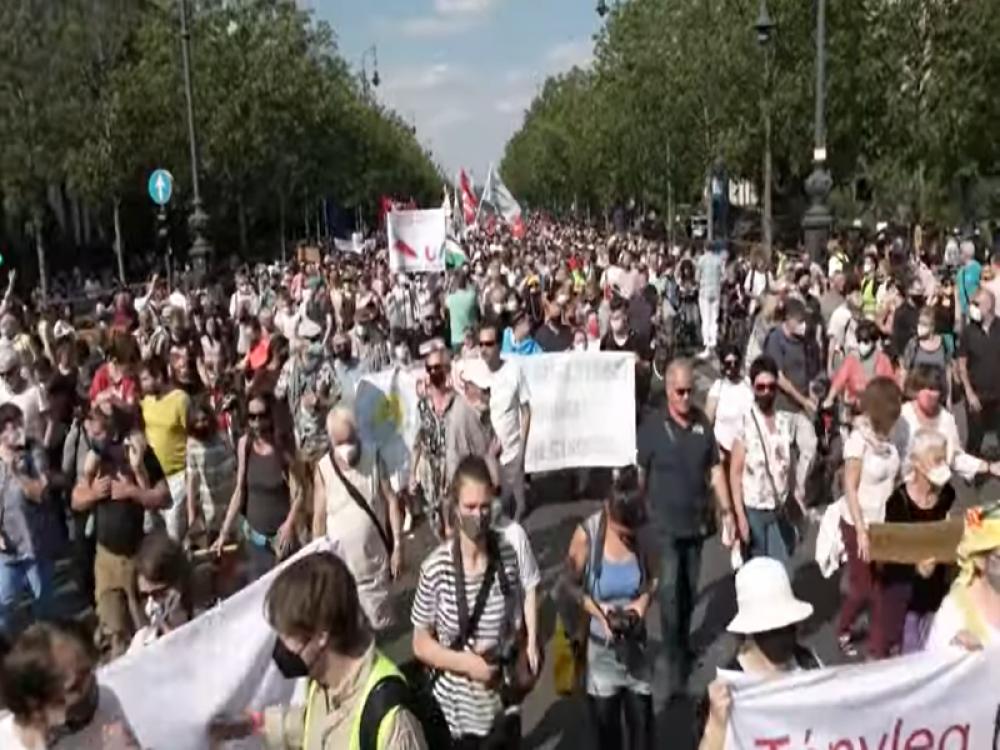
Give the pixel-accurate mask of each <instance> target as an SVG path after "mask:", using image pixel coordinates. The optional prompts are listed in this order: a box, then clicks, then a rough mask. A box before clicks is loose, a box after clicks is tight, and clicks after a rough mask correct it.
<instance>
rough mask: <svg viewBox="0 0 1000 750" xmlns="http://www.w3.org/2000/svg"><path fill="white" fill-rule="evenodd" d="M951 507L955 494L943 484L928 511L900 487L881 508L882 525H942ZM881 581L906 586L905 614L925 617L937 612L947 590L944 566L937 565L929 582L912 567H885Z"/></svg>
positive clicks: (903, 487) (947, 579) (948, 582)
mask: <svg viewBox="0 0 1000 750" xmlns="http://www.w3.org/2000/svg"><path fill="white" fill-rule="evenodd" d="M954 504H955V490H954V488H953V487H952V486H951V485H950V484H947V485H945V486H944V487H942V488H941V493H940V495H939V496H938V501H937V504H936V505H935V506H934V507H933V508H930V509H927V510H925V509H923V508H920V507H918V506H917V505H916V504H915V503H914V502H913V500H911V499H910V494H909V493H908V492H907V491H906V485H905V484H902V485H900V486H899V487H897V488H896V490H895V492H893V493H892V494H891V495H890V496H889V500H888V501H887V502H886V505H885V521H886V523H930V522H933V521H943V520H944V519H946V518H947V517H948V512H949V511H950V510H951V507H952V506H953V505H954ZM882 580H883V582H884V583H885V584H886V585H890V586H907V587H909V588H910V596H909V603H908V605H907V610H908V611H910V612H919V613H921V614H929V613H931V612H937V610H938V607H939V606H941V601H942V600H943V599H944V597H945V594H947V593H948V588H949V586H950V583H951V581H950V577H949V569H948V566H947V565H938V566H937V567H936V568H935V569H934V573H933V574H932V575H931V577H930V578H924V577H923V576H921V575H920V574H919V573H917V569H916V567H915V566H913V565H895V564H891V563H889V564H886V565H884V566H883V568H882Z"/></svg>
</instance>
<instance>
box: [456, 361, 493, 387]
mask: <svg viewBox="0 0 1000 750" xmlns="http://www.w3.org/2000/svg"><path fill="white" fill-rule="evenodd" d="M460 369H461V379H462V380H463V381H464V382H466V383H472V385H474V386H476V388H479V389H480V390H483V391H487V390H489V389H490V384H491V383H492V382H493V373H491V372H490V368H489V367H487V366H486V362H485V361H484V360H482V359H467V360H464V361H463V362H462V365H461V368H460Z"/></svg>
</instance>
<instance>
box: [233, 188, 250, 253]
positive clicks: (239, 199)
mask: <svg viewBox="0 0 1000 750" xmlns="http://www.w3.org/2000/svg"><path fill="white" fill-rule="evenodd" d="M236 217H237V220H238V221H239V225H240V257H242V258H243V259H244V260H245V259H246V257H247V248H248V245H249V242H248V241H247V206H246V202H245V201H244V200H243V193H242V192H241V193H239V194H238V195H237V196H236Z"/></svg>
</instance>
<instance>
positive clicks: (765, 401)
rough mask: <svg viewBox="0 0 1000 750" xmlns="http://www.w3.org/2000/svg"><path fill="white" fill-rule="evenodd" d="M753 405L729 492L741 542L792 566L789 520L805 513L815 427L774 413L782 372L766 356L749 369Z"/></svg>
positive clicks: (737, 445)
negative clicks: (779, 378) (793, 505)
mask: <svg viewBox="0 0 1000 750" xmlns="http://www.w3.org/2000/svg"><path fill="white" fill-rule="evenodd" d="M750 380H751V383H752V386H753V400H754V402H753V405H752V406H751V407H750V408H749V409H748V410H747V411H746V412H744V413H743V414H742V415H741V419H740V422H739V427H738V429H737V432H736V435H735V436H734V438H733V444H732V453H731V456H730V464H729V488H730V492H731V494H732V503H733V508H734V511H735V516H736V522H737V529H738V531H739V537H740V539H742V540H743V541H744V542H745V543H746V544H747V551H748V553H749V555H750V557H761V556H767V557H773V558H775V559H777V560H780V561H781V562H788V561H789V560H790V558H791V555H792V552H794V546H795V539H794V530H793V529H791V528H789V526H790V523H791V522H790V521H789V515H790V514H793V515H794V509H792V510H790V509H789V508H788V507H787V506H788V505H789V504H791V503H795V504H796V505H797V506H798V509H799V511H800V512H801V513H804V512H805V502H806V497H805V480H806V474H807V472H808V470H809V466H810V464H811V463H812V460H813V454H814V452H815V436H813V438H812V439H811V440H810V439H800V436H803V437H805V436H806V435H808V434H809V433H812V430H813V428H812V425H811V424H810V423H809V422H808V420H806V419H805V418H804V417H803V416H802V415H801V414H798V413H795V412H782V411H778V410H777V409H775V396H776V395H777V390H778V367H777V365H776V364H775V362H774V361H773V360H772V359H770V358H769V357H767V356H763V357H759V358H758V359H757V360H756V361H755V362H754V363H753V364H752V365H751V366H750Z"/></svg>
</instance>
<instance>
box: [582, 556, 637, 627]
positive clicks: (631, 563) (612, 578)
mask: <svg viewBox="0 0 1000 750" xmlns="http://www.w3.org/2000/svg"><path fill="white" fill-rule="evenodd" d="M641 585H642V571H640V570H639V559H638V558H637V557H635V556H634V555H633V556H632V557H631V558H629V559H628V560H622V561H621V562H614V561H611V560H608V559H607V558H606V557H605V558H604V560H603V562H602V563H601V577H600V578H598V579H597V580H596V581H594V586H593V594H592V596H593V599H594V601H595V602H597V603H598V604H607V605H610V606H612V607H622V606H625V605H626V604H628V603H629V602H631V601H632V600H633V599H635V598H636V596H637V595H638V593H639V587H640V586H641ZM590 633H591V635H593V636H595V637H597V638H603V637H604V629H603V626H602V625H601V624H600V623H598V622H597V620H595V619H594V618H593V617H591V618H590Z"/></svg>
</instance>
